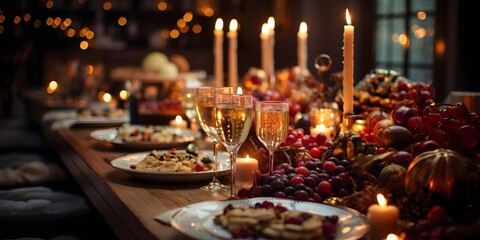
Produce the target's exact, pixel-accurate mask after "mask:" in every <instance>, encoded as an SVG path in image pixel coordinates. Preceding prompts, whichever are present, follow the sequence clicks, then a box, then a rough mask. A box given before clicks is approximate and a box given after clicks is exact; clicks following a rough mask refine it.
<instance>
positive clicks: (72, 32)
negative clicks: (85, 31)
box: [65, 28, 75, 37]
mask: <svg viewBox="0 0 480 240" xmlns="http://www.w3.org/2000/svg"><path fill="white" fill-rule="evenodd" d="M65 34H66V35H67V36H68V37H74V36H75V29H73V28H70V29H68V30H67V31H66V32H65Z"/></svg>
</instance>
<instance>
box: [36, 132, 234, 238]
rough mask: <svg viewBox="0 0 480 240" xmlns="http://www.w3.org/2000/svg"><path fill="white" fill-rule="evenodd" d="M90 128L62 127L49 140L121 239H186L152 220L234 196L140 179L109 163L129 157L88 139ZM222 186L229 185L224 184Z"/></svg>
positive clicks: (192, 185)
mask: <svg viewBox="0 0 480 240" xmlns="http://www.w3.org/2000/svg"><path fill="white" fill-rule="evenodd" d="M91 131H92V129H70V130H67V129H62V130H58V131H54V132H52V131H50V130H49V129H48V126H45V127H44V132H45V136H46V137H47V139H48V141H49V142H50V144H51V145H52V147H53V148H54V149H55V150H56V151H57V153H58V155H59V156H60V158H61V159H62V161H63V163H64V164H65V166H66V167H67V169H68V170H69V171H70V173H71V174H72V175H73V177H74V178H75V179H76V181H77V182H78V184H79V185H80V187H81V188H82V189H83V191H84V192H85V194H86V195H87V197H88V198H89V199H90V201H91V202H92V203H93V205H94V206H95V207H96V208H97V209H98V211H99V212H100V214H101V215H102V216H103V218H104V219H105V221H106V222H107V223H108V224H109V225H110V227H111V228H112V230H113V231H114V232H115V233H116V235H117V236H118V237H119V238H120V239H188V238H189V237H188V236H186V235H183V234H181V233H179V232H178V231H176V230H175V229H174V228H172V227H170V226H167V225H165V224H162V223H160V222H158V221H156V220H154V217H155V216H157V215H159V214H161V213H163V212H165V211H167V210H170V209H173V208H177V207H182V206H186V205H189V204H192V203H196V202H201V201H206V200H224V199H227V198H228V195H229V193H230V192H223V193H210V192H206V191H203V190H201V189H200V187H201V186H202V185H205V184H206V183H208V182H198V183H183V184H180V183H179V184H174V183H160V182H149V181H143V180H140V179H136V178H133V177H131V176H130V174H128V173H126V172H123V171H120V170H117V169H115V168H113V167H112V166H110V163H109V161H111V160H113V159H115V158H117V157H120V156H123V155H126V154H128V153H131V152H129V151H122V150H119V149H115V148H113V146H111V145H109V144H104V143H101V142H98V141H96V140H94V139H92V138H91V137H90V135H89V134H90V132H91ZM222 182H225V180H223V181H222Z"/></svg>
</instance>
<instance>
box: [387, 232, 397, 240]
mask: <svg viewBox="0 0 480 240" xmlns="http://www.w3.org/2000/svg"><path fill="white" fill-rule="evenodd" d="M386 240H398V236H397V235H395V234H393V233H389V234H388V235H387V238H386Z"/></svg>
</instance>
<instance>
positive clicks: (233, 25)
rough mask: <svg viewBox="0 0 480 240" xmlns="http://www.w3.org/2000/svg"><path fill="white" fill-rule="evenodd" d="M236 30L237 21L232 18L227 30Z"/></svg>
mask: <svg viewBox="0 0 480 240" xmlns="http://www.w3.org/2000/svg"><path fill="white" fill-rule="evenodd" d="M237 28H238V22H237V19H235V18H234V19H232V20H231V21H230V26H229V29H230V31H237Z"/></svg>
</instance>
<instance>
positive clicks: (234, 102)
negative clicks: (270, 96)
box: [214, 94, 253, 199]
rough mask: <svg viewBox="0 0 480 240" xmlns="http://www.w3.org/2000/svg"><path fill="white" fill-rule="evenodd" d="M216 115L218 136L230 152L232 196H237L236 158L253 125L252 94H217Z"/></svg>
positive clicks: (233, 197) (232, 197)
mask: <svg viewBox="0 0 480 240" xmlns="http://www.w3.org/2000/svg"><path fill="white" fill-rule="evenodd" d="M214 114H215V115H214V117H215V122H216V127H217V133H218V138H219V139H220V142H221V143H222V144H223V145H224V146H225V148H226V149H227V151H228V153H229V154H230V169H231V178H232V179H231V184H230V198H231V199H235V198H237V191H236V189H235V175H236V160H237V153H238V149H239V148H240V146H241V145H242V143H243V142H244V141H245V139H247V136H248V132H249V131H250V127H251V125H252V117H253V116H252V115H253V99H252V95H244V94H228V95H226V94H219V95H216V96H215V105H214Z"/></svg>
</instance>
